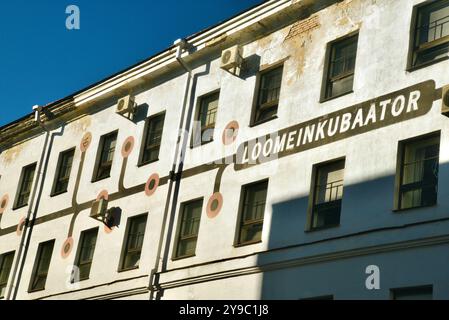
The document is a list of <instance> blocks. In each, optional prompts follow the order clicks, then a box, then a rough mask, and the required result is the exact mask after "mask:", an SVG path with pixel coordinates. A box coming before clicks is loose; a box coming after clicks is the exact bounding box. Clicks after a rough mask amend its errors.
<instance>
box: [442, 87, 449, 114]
mask: <svg viewBox="0 0 449 320" xmlns="http://www.w3.org/2000/svg"><path fill="white" fill-rule="evenodd" d="M441 113H442V114H443V115H445V116H446V117H449V85H447V86H444V87H443V106H442V108H441Z"/></svg>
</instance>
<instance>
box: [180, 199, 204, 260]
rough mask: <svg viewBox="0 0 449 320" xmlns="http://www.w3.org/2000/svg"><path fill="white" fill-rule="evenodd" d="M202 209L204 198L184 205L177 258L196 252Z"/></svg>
mask: <svg viewBox="0 0 449 320" xmlns="http://www.w3.org/2000/svg"><path fill="white" fill-rule="evenodd" d="M202 210H203V200H202V199H200V200H195V201H191V202H188V203H185V204H183V205H182V214H181V224H180V226H179V235H178V244H177V247H176V258H183V257H190V256H193V255H194V254H195V251H196V243H197V240H198V232H199V229H200V222H201V213H202Z"/></svg>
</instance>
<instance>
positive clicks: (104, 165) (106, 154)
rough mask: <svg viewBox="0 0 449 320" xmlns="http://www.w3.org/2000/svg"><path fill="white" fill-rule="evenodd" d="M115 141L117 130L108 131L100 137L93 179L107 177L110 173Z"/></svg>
mask: <svg viewBox="0 0 449 320" xmlns="http://www.w3.org/2000/svg"><path fill="white" fill-rule="evenodd" d="M116 143H117V132H113V133H110V134H108V135H105V136H103V137H102V138H101V141H100V154H99V158H98V164H97V168H96V173H95V178H94V181H98V180H102V179H105V178H109V176H110V174H111V168H112V161H113V160H114V153H115V146H116Z"/></svg>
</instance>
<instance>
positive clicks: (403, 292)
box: [391, 286, 433, 300]
mask: <svg viewBox="0 0 449 320" xmlns="http://www.w3.org/2000/svg"><path fill="white" fill-rule="evenodd" d="M391 296H392V299H393V300H432V299H433V288H432V286H424V287H414V288H404V289H394V290H391Z"/></svg>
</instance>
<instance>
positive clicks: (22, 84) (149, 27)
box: [0, 0, 262, 126]
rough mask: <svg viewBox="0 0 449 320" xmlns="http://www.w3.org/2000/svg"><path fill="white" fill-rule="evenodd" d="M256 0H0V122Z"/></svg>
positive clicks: (24, 113)
mask: <svg viewBox="0 0 449 320" xmlns="http://www.w3.org/2000/svg"><path fill="white" fill-rule="evenodd" d="M261 2H262V0H175V1H155V0H127V1H123V0H72V1H62V0H15V1H1V3H0V97H1V100H0V126H3V125H5V124H7V123H9V122H12V121H14V120H16V119H18V118H20V117H22V116H24V115H26V114H28V113H30V112H31V110H32V106H33V105H36V104H39V105H46V104H48V103H50V102H52V101H55V100H58V99H61V98H64V97H66V96H68V95H70V94H72V93H74V92H76V91H78V90H80V89H83V88H85V87H87V86H89V85H90V84H93V83H95V82H97V81H99V80H101V79H103V78H106V77H108V76H110V75H112V74H114V73H116V72H118V71H120V70H123V69H125V68H127V67H129V66H131V65H133V64H135V63H137V62H139V61H142V60H144V59H145V58H147V57H149V56H151V55H153V54H155V53H157V52H159V51H161V50H163V49H165V48H167V47H169V46H170V45H171V44H172V43H173V41H174V40H176V39H178V38H181V37H186V36H188V35H191V34H193V33H195V32H198V31H201V30H202V29H205V28H207V27H209V26H211V25H213V24H216V23H218V22H220V21H223V20H225V19H227V18H229V17H231V16H232V15H234V14H236V13H239V12H241V11H244V10H245V9H247V8H249V7H251V6H254V5H256V4H259V3H261ZM69 5H77V6H78V7H79V9H80V13H81V15H80V17H81V20H80V21H81V25H80V27H81V28H80V30H67V29H66V26H65V21H66V18H67V16H68V15H67V14H66V13H65V11H66V7H67V6H69Z"/></svg>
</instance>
